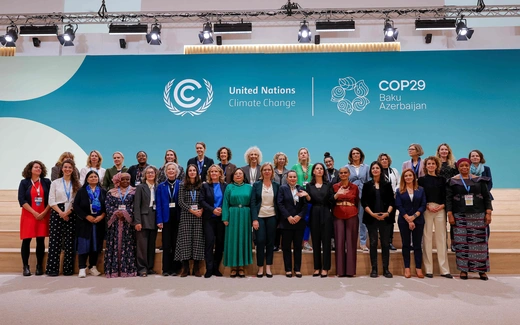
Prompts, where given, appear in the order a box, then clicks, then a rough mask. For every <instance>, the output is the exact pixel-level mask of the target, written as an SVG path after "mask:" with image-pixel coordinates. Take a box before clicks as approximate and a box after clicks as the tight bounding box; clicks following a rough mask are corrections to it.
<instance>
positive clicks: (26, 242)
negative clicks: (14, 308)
mask: <svg viewBox="0 0 520 325" xmlns="http://www.w3.org/2000/svg"><path fill="white" fill-rule="evenodd" d="M46 175H47V169H46V168H45V165H44V164H43V163H42V162H41V161H38V160H34V161H31V162H30V163H28V164H27V166H25V168H24V170H23V172H22V176H23V178H24V179H23V180H22V181H21V182H20V186H19V187H18V202H19V203H20V206H21V207H22V215H21V217H20V239H21V240H22V262H23V275H24V276H29V275H31V271H30V269H29V255H30V254H31V251H30V247H31V240H32V238H34V237H36V260H37V262H36V263H37V264H36V275H42V274H43V265H42V264H43V257H44V255H45V237H47V236H49V210H50V209H51V207H50V206H49V204H48V202H49V190H50V187H51V181H50V180H49V179H48V178H45V176H46Z"/></svg>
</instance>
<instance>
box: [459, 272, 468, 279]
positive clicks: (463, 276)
mask: <svg viewBox="0 0 520 325" xmlns="http://www.w3.org/2000/svg"><path fill="white" fill-rule="evenodd" d="M460 279H461V280H467V279H468V273H467V272H460Z"/></svg>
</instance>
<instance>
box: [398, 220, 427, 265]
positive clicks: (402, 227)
mask: <svg viewBox="0 0 520 325" xmlns="http://www.w3.org/2000/svg"><path fill="white" fill-rule="evenodd" d="M398 225H399V231H400V232H401V240H402V241H403V260H404V267H405V268H409V267H410V245H411V243H412V241H413V247H414V250H413V255H414V258H415V267H416V268H417V269H420V268H421V267H422V246H421V245H422V237H423V232H424V224H415V229H414V230H410V228H409V226H408V224H407V223H399V224H398ZM410 234H411V237H412V238H411V239H410Z"/></svg>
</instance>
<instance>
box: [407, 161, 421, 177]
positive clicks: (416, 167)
mask: <svg viewBox="0 0 520 325" xmlns="http://www.w3.org/2000/svg"><path fill="white" fill-rule="evenodd" d="M410 161H411V165H412V169H413V173H414V174H415V175H416V176H419V169H420V168H421V167H420V166H421V158H419V159H417V166H415V167H414V166H413V160H410Z"/></svg>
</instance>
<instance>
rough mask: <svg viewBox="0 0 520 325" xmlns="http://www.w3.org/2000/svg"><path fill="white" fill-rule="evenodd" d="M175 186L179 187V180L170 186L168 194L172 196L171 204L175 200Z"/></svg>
mask: <svg viewBox="0 0 520 325" xmlns="http://www.w3.org/2000/svg"><path fill="white" fill-rule="evenodd" d="M175 185H177V180H175V181H174V182H173V186H169V185H168V194H169V195H170V202H172V201H173V198H174V197H175ZM172 187H173V193H172Z"/></svg>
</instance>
